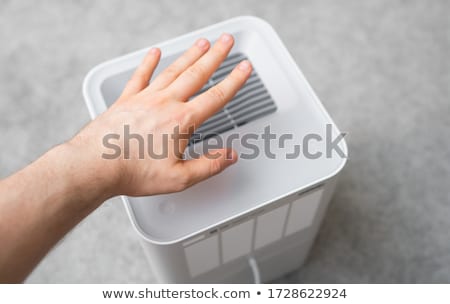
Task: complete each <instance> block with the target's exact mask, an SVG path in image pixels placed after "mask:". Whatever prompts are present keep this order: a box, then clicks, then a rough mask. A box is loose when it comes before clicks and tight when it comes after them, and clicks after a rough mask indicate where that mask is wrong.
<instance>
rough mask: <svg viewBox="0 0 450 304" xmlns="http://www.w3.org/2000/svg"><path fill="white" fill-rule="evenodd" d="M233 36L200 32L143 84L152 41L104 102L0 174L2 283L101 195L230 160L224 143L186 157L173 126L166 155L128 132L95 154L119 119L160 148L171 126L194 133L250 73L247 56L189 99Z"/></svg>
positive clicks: (141, 188) (164, 185) (190, 179)
mask: <svg viewBox="0 0 450 304" xmlns="http://www.w3.org/2000/svg"><path fill="white" fill-rule="evenodd" d="M233 43H234V40H233V37H232V36H231V35H229V34H223V35H222V36H221V37H220V38H219V39H218V40H217V42H216V43H215V44H214V45H213V46H210V43H209V42H208V41H207V40H206V39H199V40H198V41H197V42H196V43H195V44H194V45H193V46H192V47H191V48H190V49H189V50H187V51H186V52H185V53H184V54H183V55H182V56H181V57H179V58H178V59H177V60H176V61H175V62H174V63H173V64H172V65H170V66H169V67H168V68H167V69H166V70H164V71H163V72H162V73H161V74H160V75H158V77H157V78H156V79H154V80H153V81H152V82H151V83H150V84H149V80H150V78H151V75H152V73H153V71H154V70H155V68H156V66H157V64H158V62H159V59H160V56H161V51H160V50H159V49H157V48H153V49H151V50H150V51H149V52H148V54H147V55H146V57H145V58H144V60H143V62H142V63H141V64H140V66H139V67H138V68H137V69H136V71H135V72H134V74H133V76H132V77H131V79H130V80H129V82H128V83H127V85H126V87H125V89H124V90H123V92H122V95H121V96H120V97H119V99H118V100H117V101H116V102H115V103H114V104H113V105H112V106H111V107H110V108H109V109H108V110H107V111H106V112H104V113H103V114H102V115H100V116H99V117H97V118H96V119H95V120H93V121H92V122H91V123H89V124H88V125H87V126H86V127H85V128H84V129H82V130H81V131H80V132H79V133H78V134H77V135H76V136H75V137H73V138H72V139H70V140H69V141H67V142H65V143H63V144H61V145H58V146H56V147H54V148H53V149H51V150H49V151H48V152H47V153H45V154H44V155H43V156H41V157H40V158H39V159H37V160H36V161H35V162H33V163H32V164H30V165H29V166H27V167H26V168H24V169H22V170H20V171H19V172H17V173H15V174H13V175H11V176H10V177H8V178H6V179H4V180H1V181H0V244H1V249H0V282H1V283H4V282H8V283H13V282H22V281H23V280H24V279H25V278H26V277H27V275H28V274H29V273H30V272H31V271H32V270H33V268H34V267H35V266H36V265H37V264H38V263H39V261H40V260H41V259H42V258H43V257H44V256H45V255H46V254H47V252H48V251H49V250H50V249H51V248H52V247H53V246H54V245H55V243H56V242H58V241H59V240H60V239H61V238H62V237H63V236H64V235H65V234H66V233H67V232H68V231H69V230H70V229H72V228H73V227H74V226H75V225H77V224H78V223H79V222H80V221H81V220H82V219H83V218H84V217H86V216H87V215H89V214H90V213H91V212H92V211H93V210H95V209H96V208H97V207H99V206H100V205H101V204H102V203H103V202H104V201H105V200H107V199H109V198H111V197H114V196H117V195H129V196H144V195H155V194H161V193H171V192H177V191H182V190H184V189H186V188H188V187H190V186H192V185H194V184H196V183H198V182H201V181H202V180H205V179H207V178H209V177H211V176H213V175H215V174H218V173H219V172H221V171H222V170H224V169H225V168H227V167H228V166H230V165H232V164H234V163H235V162H236V161H237V153H236V152H235V151H234V150H232V149H227V148H224V149H219V150H214V151H209V153H208V154H207V155H203V156H201V157H200V158H198V159H192V160H183V159H182V157H181V156H182V152H183V151H184V148H185V147H186V145H187V140H185V139H180V140H179V141H178V144H176V141H177V139H176V138H175V139H172V138H171V136H169V142H168V146H167V148H168V152H169V153H168V157H166V158H164V159H152V158H151V157H150V156H149V155H147V153H145V157H144V158H143V159H142V158H139V151H138V150H139V149H138V147H137V142H136V141H130V144H131V145H130V150H129V151H130V158H129V159H124V157H118V158H116V159H105V158H103V157H102V154H103V153H111V151H110V150H108V149H106V148H105V147H104V145H103V142H102V139H103V137H104V136H105V135H106V134H110V133H115V134H119V135H120V136H121V138H123V132H124V131H123V130H124V125H129V126H130V130H131V131H132V132H133V133H138V134H141V135H142V136H143V137H144V138H146V136H147V134H149V133H151V134H153V135H154V136H153V138H154V141H153V150H154V151H155V152H158V151H161V149H162V148H163V141H162V135H163V134H169V135H170V134H173V133H174V132H173V130H174V128H175V127H177V126H178V127H179V129H180V132H181V133H189V132H190V133H192V131H193V130H194V129H193V128H195V127H198V126H200V125H201V124H202V122H204V121H205V120H206V119H208V118H209V117H210V116H212V115H213V114H214V113H216V112H217V111H218V110H220V109H221V108H222V107H223V106H224V105H225V104H226V103H227V102H228V101H229V100H230V99H231V98H232V97H233V96H234V95H235V94H236V92H237V91H238V90H239V89H240V88H241V86H242V85H243V84H244V83H245V81H246V80H247V79H248V77H249V76H250V74H251V70H252V67H251V64H250V63H249V62H248V61H243V62H241V63H239V64H238V65H237V67H235V68H234V69H233V71H232V72H231V73H230V74H229V75H228V76H227V77H226V78H225V79H224V80H223V81H222V82H220V83H219V84H217V85H216V86H214V87H213V88H211V89H209V90H208V91H206V92H204V93H202V94H201V95H199V96H197V97H196V98H195V99H192V100H190V101H189V102H186V101H187V100H188V99H189V98H190V97H191V96H192V95H193V94H195V93H196V92H197V91H198V90H199V89H200V88H202V87H203V85H204V84H205V83H206V82H207V80H208V79H209V78H210V77H211V75H212V74H213V73H214V71H215V70H216V69H217V68H218V67H219V65H220V64H221V62H222V61H223V60H224V59H225V58H226V57H227V55H228V53H229V52H230V50H231V48H232V46H233ZM133 142H135V144H133ZM117 144H119V145H122V144H123V143H122V142H121V141H117ZM177 147H178V148H177ZM123 148H124V147H123V146H121V151H123Z"/></svg>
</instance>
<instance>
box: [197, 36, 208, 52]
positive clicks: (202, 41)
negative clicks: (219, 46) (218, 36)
mask: <svg viewBox="0 0 450 304" xmlns="http://www.w3.org/2000/svg"><path fill="white" fill-rule="evenodd" d="M208 43H209V42H208V40H206V39H204V38H201V39H199V40H197V43H196V44H197V46H198V47H199V48H201V49H205V48H207V47H208Z"/></svg>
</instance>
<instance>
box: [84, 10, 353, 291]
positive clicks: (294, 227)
mask: <svg viewBox="0 0 450 304" xmlns="http://www.w3.org/2000/svg"><path fill="white" fill-rule="evenodd" d="M223 32H227V33H231V34H232V35H233V36H234V37H235V46H234V47H233V49H232V51H231V53H230V55H229V56H228V58H227V59H226V61H225V62H224V63H223V64H222V65H221V67H220V68H219V69H218V70H217V71H216V73H215V74H214V75H213V76H212V78H211V80H210V81H209V82H208V84H207V85H206V86H205V88H204V89H206V88H208V87H210V86H212V85H214V84H215V83H217V82H218V81H220V80H221V79H223V77H224V76H225V75H226V74H227V73H228V72H229V71H230V70H231V69H232V68H233V67H234V66H235V65H236V64H237V63H238V62H239V61H240V60H242V59H243V58H248V59H249V60H250V61H251V62H252V65H253V68H254V72H253V73H252V75H251V77H250V79H249V80H248V81H247V83H246V84H245V85H244V87H243V88H242V89H241V90H240V91H239V92H238V93H237V95H236V96H235V97H234V99H233V100H232V101H230V102H229V104H227V105H226V106H225V108H224V109H223V110H222V111H220V112H218V113H217V114H216V115H215V116H213V117H212V118H210V119H209V120H208V121H206V122H205V123H204V124H203V125H202V126H200V128H199V129H198V130H197V133H198V134H200V137H201V138H200V139H198V138H197V140H192V141H191V144H190V146H189V149H195V150H197V148H199V150H201V148H202V146H203V145H204V144H205V142H207V141H210V140H215V141H217V140H218V139H221V140H222V141H223V142H226V141H227V139H228V140H229V139H230V137H231V136H234V138H236V137H239V139H235V140H233V141H232V143H233V144H232V146H233V148H235V149H236V150H237V152H238V153H239V154H241V155H243V154H246V156H245V157H242V156H241V158H240V160H239V161H238V162H237V163H236V164H235V165H233V166H231V167H230V168H228V169H227V170H225V171H224V172H223V173H221V174H219V175H217V176H214V177H212V178H210V179H209V180H207V181H204V182H202V183H199V184H197V185H195V186H193V187H191V188H189V189H187V190H185V191H182V192H179V193H174V194H166V195H155V196H151V197H122V200H123V202H124V204H125V208H126V210H127V212H128V215H129V217H130V220H131V223H132V225H133V227H134V228H135V230H136V232H137V233H138V234H139V236H140V238H141V240H142V245H143V248H144V251H145V253H146V256H147V257H148V261H149V263H150V265H151V269H152V271H153V273H154V275H155V276H156V278H157V279H158V281H159V282H162V283H225V282H230V283H245V282H247V283H250V282H255V281H256V282H259V281H262V282H268V281H270V280H273V279H275V278H277V277H280V276H281V275H283V274H285V273H288V272H291V271H293V270H295V269H298V268H299V267H300V266H301V265H302V264H303V263H304V261H305V259H306V257H307V255H308V252H309V250H310V248H311V245H312V243H313V241H314V238H315V236H316V235H317V232H318V229H319V226H320V223H321V221H322V218H323V216H324V213H325V211H326V209H327V206H328V203H329V201H330V199H331V196H332V194H333V191H334V189H335V185H336V178H337V175H338V173H339V172H340V171H341V169H342V168H343V166H344V164H345V162H346V159H345V157H343V156H342V155H340V154H339V153H336V151H328V150H329V148H330V147H329V146H330V145H331V144H330V140H328V139H329V137H330V136H332V137H333V139H335V138H336V137H337V136H338V135H339V134H340V132H339V131H338V129H337V128H336V126H335V124H334V123H333V121H332V120H331V118H330V116H329V115H328V114H327V112H326V111H325V109H324V107H323V106H322V104H321V103H320V101H319V99H318V98H317V96H316V95H315V93H314V91H313V90H312V89H311V87H310V85H309V84H308V82H307V81H306V79H305V77H304V76H303V74H302V73H301V72H300V70H299V69H298V67H297V65H296V64H295V62H294V60H293V59H292V57H291V55H290V54H289V53H288V51H287V50H286V48H285V46H284V45H283V43H282V42H281V40H280V38H279V37H278V35H277V34H276V33H275V31H274V30H273V28H272V27H271V26H270V25H269V24H268V23H266V22H265V21H263V20H261V19H258V18H255V17H237V18H233V19H230V20H227V21H225V22H221V23H218V24H215V25H212V26H209V27H206V28H203V29H201V30H198V31H195V32H192V33H189V34H186V35H184V36H181V37H177V38H175V39H172V40H169V41H166V42H163V43H160V44H158V45H156V46H157V47H159V48H161V50H162V57H161V62H160V64H159V66H158V69H157V70H156V72H155V73H154V76H153V77H155V76H156V75H158V73H159V72H160V71H161V70H162V69H163V68H165V67H167V66H168V65H169V63H171V62H172V61H173V60H174V59H175V58H177V57H178V56H179V55H180V54H181V53H182V52H183V51H185V50H186V49H187V48H188V47H190V46H191V45H192V43H193V42H194V41H195V40H196V39H198V38H200V37H204V38H207V39H209V40H210V41H211V42H214V41H215V40H216V39H217V38H218V37H219V36H220V34H221V33H223ZM147 50H148V49H144V50H140V51H137V52H134V53H131V54H128V55H125V56H122V57H119V58H116V59H113V60H111V61H108V62H105V63H103V64H100V65H98V66H97V67H95V68H94V69H92V70H91V71H90V72H89V74H88V75H87V76H86V78H85V81H84V86H83V93H84V98H85V100H86V103H87V106H88V108H89V111H90V114H91V116H92V118H95V117H96V116H97V115H99V114H100V113H102V112H103V111H105V110H106V109H107V107H108V106H110V105H111V104H112V103H113V102H114V101H115V100H116V99H117V97H118V96H119V94H120V93H121V91H122V89H123V88H124V86H125V83H126V82H127V80H128V79H129V77H130V76H131V74H132V72H133V70H134V69H135V68H136V66H137V65H138V64H139V63H140V62H141V60H142V58H143V57H144V55H145V54H146V52H147ZM268 127H270V130H271V133H273V134H274V135H275V136H276V137H277V138H276V139H272V140H270V141H263V140H262V139H261V134H264V132H265V131H264V130H267V128H268ZM246 134H254V135H252V136H247V137H246V140H247V144H243V142H244V141H243V138H244V136H246ZM289 134H290V135H289ZM283 135H284V138H285V139H286V138H288V137H289V138H292V140H280V138H281V137H283ZM255 136H256V137H258V139H257V138H255ZM250 138H251V139H252V140H249V139H250ZM327 138H328V139H327ZM306 139H307V140H306ZM320 139H322V140H320ZM327 141H328V144H327ZM249 143H251V145H252V149H249V146H250V145H249ZM299 144H300V146H298V145H299ZM335 146H336V147H338V148H339V149H340V150H341V151H343V152H344V153H345V155H346V154H347V148H346V144H345V142H344V140H340V141H339V142H338V143H337V144H336V143H335ZM298 148H300V149H298ZM305 148H307V149H306V150H305ZM255 149H258V150H259V151H260V153H259V154H257V155H256V153H255ZM268 150H270V152H268ZM298 150H300V151H301V152H300V154H299V155H296V151H297V152H298ZM266 152H267V153H266ZM328 152H330V153H328ZM249 154H254V155H253V156H250V155H249ZM320 154H321V155H320ZM319 155H320V157H319ZM248 158H251V159H248ZM149 182H151V181H149ZM124 271H126V270H124ZM142 271H150V270H145V269H143V270H142Z"/></svg>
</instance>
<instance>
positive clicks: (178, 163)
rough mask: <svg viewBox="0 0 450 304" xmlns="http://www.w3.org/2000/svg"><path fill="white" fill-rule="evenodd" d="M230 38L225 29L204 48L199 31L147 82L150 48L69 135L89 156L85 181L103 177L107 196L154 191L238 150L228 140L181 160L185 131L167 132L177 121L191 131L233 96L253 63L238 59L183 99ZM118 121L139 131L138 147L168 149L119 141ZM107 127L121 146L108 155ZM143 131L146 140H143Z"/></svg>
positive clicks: (194, 178) (202, 173) (224, 162)
mask: <svg viewBox="0 0 450 304" xmlns="http://www.w3.org/2000/svg"><path fill="white" fill-rule="evenodd" d="M233 43H234V40H233V37H232V36H231V35H229V34H223V35H222V36H221V37H220V38H219V39H218V40H217V42H216V43H215V44H214V46H212V47H211V48H210V44H209V42H208V41H207V40H205V39H199V40H198V41H197V42H196V43H195V44H194V45H193V46H192V47H191V48H190V49H189V50H187V51H186V52H185V53H184V54H183V55H182V56H181V57H179V58H178V59H177V60H176V61H175V62H174V63H172V64H171V65H170V66H169V67H168V68H167V69H165V70H164V71H163V72H162V73H161V74H160V75H158V77H156V79H154V80H153V81H152V82H151V83H150V84H149V80H150V78H151V76H152V73H153V71H154V70H155V68H156V66H157V64H158V62H159V59H160V56H161V52H160V50H159V49H157V48H153V49H151V50H150V51H149V52H148V54H147V55H146V57H145V59H144V60H143V62H142V63H141V65H140V66H139V67H138V68H137V69H136V71H135V72H134V74H133V76H132V78H131V79H130V80H129V82H128V83H127V85H126V87H125V89H124V90H123V92H122V95H121V96H120V97H119V99H118V100H117V101H116V102H115V103H114V104H113V105H112V106H111V107H110V108H109V109H108V110H107V111H106V112H104V113H103V114H102V115H100V116H99V117H97V118H96V119H95V120H94V121H92V122H91V123H90V124H89V125H87V126H86V127H85V128H84V129H83V130H82V131H81V132H80V133H79V134H77V135H76V136H75V137H74V138H73V139H72V140H70V141H69V142H68V145H69V146H70V147H71V148H72V149H74V150H75V151H77V152H76V154H77V155H80V156H81V155H83V162H84V163H85V162H88V165H87V166H88V167H89V168H90V170H91V172H92V176H91V178H90V179H91V181H92V182H94V183H95V182H99V181H100V182H101V183H104V184H105V185H104V187H101V189H106V190H102V191H108V192H109V196H115V195H122V194H123V195H130V196H142V195H153V194H160V193H169V192H176V191H181V190H183V189H185V188H187V187H189V186H191V185H193V184H195V183H198V182H200V181H202V180H204V179H207V178H208V177H211V176H213V175H215V174H217V173H219V172H221V171H222V170H224V169H225V168H227V167H228V166H230V165H231V164H233V163H235V162H236V161H237V153H236V152H235V151H233V150H232V149H231V148H223V149H219V150H214V151H209V153H208V155H203V156H201V157H200V158H198V159H193V160H183V159H182V154H183V151H184V150H185V148H186V146H187V144H188V141H189V140H188V138H189V137H190V136H188V137H187V138H186V137H185V138H181V136H177V135H176V134H175V133H174V130H175V128H178V129H179V134H189V135H191V134H192V133H193V131H194V129H195V128H197V127H199V126H200V125H201V124H202V123H203V122H204V121H205V120H207V119H208V118H209V117H210V116H212V115H213V114H214V113H216V112H217V111H218V110H220V109H221V108H222V107H223V106H224V105H225V104H226V103H227V102H228V101H229V100H230V99H232V97H233V96H234V95H235V94H236V92H237V91H238V90H239V89H240V88H241V86H242V85H243V84H244V83H245V81H246V80H247V79H248V77H249V76H250V74H251V70H252V67H251V65H250V63H249V62H248V61H243V62H241V63H240V64H238V66H237V67H236V68H235V69H234V70H233V71H232V72H231V73H230V74H229V75H228V76H227V77H226V78H225V79H224V80H223V81H221V82H220V83H219V84H217V85H216V86H214V87H212V88H211V89H209V90H208V91H206V92H204V93H202V94H201V95H199V96H197V97H195V98H194V99H192V100H190V101H189V102H187V101H188V99H189V98H190V97H191V96H192V95H194V94H195V93H196V92H198V91H199V90H200V89H201V88H202V87H203V86H204V84H205V83H206V82H207V81H208V79H209V78H210V77H211V75H212V74H213V73H214V71H215V70H216V69H217V68H218V67H219V66H220V64H221V62H222V61H223V60H224V59H225V58H226V57H227V55H228V53H229V52H230V50H231V48H232V46H233ZM125 126H128V128H129V131H130V132H131V133H133V134H139V135H141V136H142V138H143V139H144V140H145V141H146V142H145V144H144V146H145V149H144V150H145V151H146V149H147V145H148V144H150V145H151V146H152V147H151V149H152V150H153V151H154V153H155V154H158V155H160V154H161V153H162V152H167V153H166V154H167V157H164V158H162V159H157V158H155V157H151V156H149V155H148V153H142V152H143V151H142V147H139V145H140V143H139V141H138V140H136V139H131V140H130V141H129V143H130V145H129V149H128V147H126V146H125V145H124V141H123V139H124V133H125ZM107 134H115V135H114V136H115V137H114V138H115V139H117V140H115V141H114V143H115V144H116V145H117V146H118V147H120V155H119V156H118V157H114V159H105V157H104V156H105V155H110V152H111V150H110V149H107V148H106V147H105V143H104V137H105V135H107ZM148 134H151V136H152V139H153V143H149V142H147V140H148ZM173 134H175V138H173V137H172V135H173ZM165 135H166V138H167V139H168V140H167V141H166V142H165V139H164V136H165ZM118 136H120V140H119V139H118ZM164 149H166V151H164ZM108 153H109V154H108ZM124 154H126V155H125V156H128V157H124ZM102 155H103V157H102ZM106 158H108V157H106ZM125 158H128V159H125Z"/></svg>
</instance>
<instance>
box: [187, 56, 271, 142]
mask: <svg viewBox="0 0 450 304" xmlns="http://www.w3.org/2000/svg"><path fill="white" fill-rule="evenodd" d="M244 59H247V57H246V56H245V55H244V54H242V53H236V54H233V55H230V56H229V57H228V58H227V59H225V61H224V62H223V63H222V65H221V66H220V67H219V68H218V69H217V71H216V72H215V73H214V74H213V75H212V77H211V79H210V80H209V81H208V83H207V84H206V85H205V86H204V87H203V88H202V89H201V90H200V91H199V92H198V93H197V94H195V95H194V96H193V98H194V97H195V96H197V95H199V94H201V93H203V92H205V91H206V90H208V89H209V88H211V87H212V86H214V85H215V84H217V83H218V82H220V81H221V80H223V79H224V78H225V77H226V76H227V75H228V74H229V73H230V72H231V70H232V69H233V68H234V67H235V66H236V64H238V63H239V62H240V61H242V60H244ZM276 109H277V107H276V105H275V102H274V101H273V99H272V97H271V96H270V94H269V92H268V91H267V89H266V88H265V86H264V84H263V83H262V81H261V79H260V78H259V76H258V74H257V73H256V71H255V70H253V71H252V74H251V75H250V78H249V79H248V80H247V82H246V83H245V85H244V86H243V87H242V88H241V89H240V90H239V92H238V93H237V94H236V95H235V96H234V98H233V99H232V100H231V101H230V102H228V104H227V105H226V106H225V107H224V108H223V109H222V110H220V111H219V112H217V113H216V114H215V115H214V116H212V117H210V118H209V119H208V120H207V121H205V122H204V123H203V124H202V125H201V126H200V127H199V128H198V129H197V130H196V131H195V133H194V134H193V136H192V138H191V140H190V143H189V144H193V143H196V142H199V141H202V140H205V139H207V138H209V137H212V136H215V135H217V134H221V133H223V132H226V131H228V130H231V129H233V128H237V127H239V126H242V125H244V124H246V123H248V122H251V121H253V120H255V119H257V118H260V117H262V116H265V115H268V114H270V113H272V112H275V111H276Z"/></svg>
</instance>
